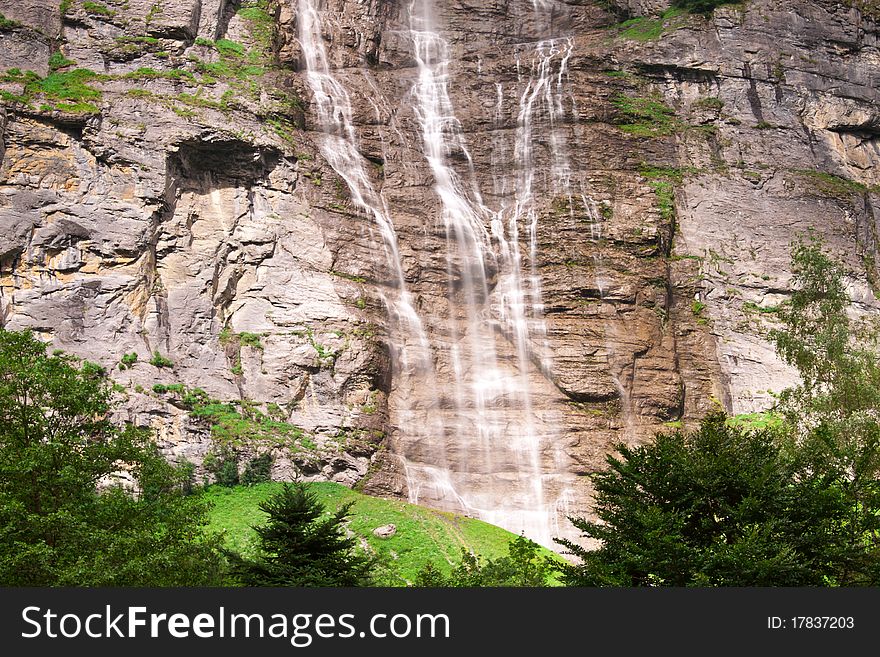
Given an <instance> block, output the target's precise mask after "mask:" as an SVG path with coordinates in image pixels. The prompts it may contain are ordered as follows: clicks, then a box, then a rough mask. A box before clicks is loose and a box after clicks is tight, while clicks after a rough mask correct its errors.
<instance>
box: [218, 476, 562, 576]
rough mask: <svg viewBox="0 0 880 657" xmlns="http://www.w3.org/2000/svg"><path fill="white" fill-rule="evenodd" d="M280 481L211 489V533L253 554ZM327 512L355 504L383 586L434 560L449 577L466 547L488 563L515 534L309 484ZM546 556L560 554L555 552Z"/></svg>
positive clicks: (359, 531)
mask: <svg viewBox="0 0 880 657" xmlns="http://www.w3.org/2000/svg"><path fill="white" fill-rule="evenodd" d="M281 485H282V484H280V483H278V482H271V483H264V484H257V485H255V486H236V487H234V488H223V487H220V486H211V487H209V488H208V489H207V490H206V491H205V493H204V495H205V497H206V498H207V499H208V500H209V501H210V502H212V503H213V505H214V506H213V508H212V509H211V514H210V517H211V528H212V529H214V530H216V531H225V536H226V546H227V547H229V548H230V549H233V550H236V551H238V552H242V553H244V554H250V555H252V554H253V553H254V551H255V546H256V542H255V541H256V533H255V532H254V531H253V529H252V526H253V525H259V524H262V523H263V522H264V520H265V517H266V516H265V514H264V513H263V512H262V511H260V509H259V508H258V505H259V504H260V502H262V501H263V500H265V499H266V498H267V497H269V496H270V495H272V494H273V493H275V492H276V491H278V489H279V488H280V487H281ZM309 488H310V489H311V490H312V491H313V492H314V493H316V494H317V496H318V499H319V500H320V502H321V503H322V504H323V505H324V507H325V508H326V509H327V510H328V511H335V510H336V509H337V508H338V507H339V506H340V505H342V504H344V503H345V502H349V501H353V502H354V506H352V509H351V517H350V518H349V529H350V530H351V531H352V532H353V533H354V534H355V535H356V536H358V537H361V539H363V540H361V541H359V542H360V543H361V545H363V541H364V540H365V541H366V543H367V544H369V546H370V548H371V549H372V551H373V552H374V553H375V554H376V555H378V557H379V558H380V563H381V564H382V567H381V568H380V573H379V582H378V583H379V584H381V585H385V586H405V585H406V584H407V583H409V582H412V581H413V580H414V579H415V577H416V574H417V573H418V572H419V570H421V568H422V566H424V564H426V563H427V562H428V561H432V562H433V563H434V565H435V566H437V567H438V568H439V569H441V570H443V571H444V572H449V570H450V563H451V562H458V561H459V560H460V558H461V548H465V549H466V550H470V551H473V552H475V553H476V554H479V555H481V556H483V557H486V558H491V559H495V558H497V557H501V556H505V555H506V554H507V544H508V542H509V541H510V540H512V539H513V538H516V535H515V534H511V533H510V532H508V531H506V530H504V529H501V528H500V527H496V526H495V525H490V524H488V523H485V522H482V521H480V520H474V519H473V518H466V517H463V516H458V515H455V514H452V513H446V512H443V511H437V510H435V509H429V508H427V507H422V506H418V505H415V504H407V503H406V502H402V501H400V500H389V499H382V498H378V497H370V496H368V495H363V494H361V493H357V492H355V491H353V490H350V489H349V488H346V487H345V486H342V485H340V484H334V483H331V482H318V483H312V484H309ZM387 524H394V525H395V526H396V527H397V532H396V533H395V534H394V536H391V537H390V538H385V539H383V538H378V537H376V536H374V535H373V530H374V529H375V528H376V527H381V526H383V525H387ZM542 551H543V552H544V553H545V554H547V555H553V556H555V554H554V553H553V552H551V551H550V550H545V549H544V548H542Z"/></svg>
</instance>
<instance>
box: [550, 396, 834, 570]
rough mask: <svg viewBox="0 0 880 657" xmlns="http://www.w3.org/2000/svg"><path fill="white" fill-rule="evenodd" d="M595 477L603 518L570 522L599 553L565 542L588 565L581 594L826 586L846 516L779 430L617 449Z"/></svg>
mask: <svg viewBox="0 0 880 657" xmlns="http://www.w3.org/2000/svg"><path fill="white" fill-rule="evenodd" d="M617 449H618V452H619V454H620V458H617V457H614V456H609V457H608V463H609V466H610V467H609V469H608V470H606V471H604V472H600V473H598V474H596V475H594V477H593V482H594V485H595V491H596V505H595V511H596V513H597V514H598V516H599V522H591V521H588V520H586V519H584V518H573V519H572V522H573V523H574V524H575V526H576V527H577V528H578V529H580V530H581V531H582V532H583V534H584V536H586V537H588V538H590V539H594V540H598V541H600V545H599V547H598V548H597V549H595V550H589V549H585V548H584V547H582V546H580V545H578V544H575V543H574V542H572V541H569V540H565V539H558V542H559V543H560V544H562V545H564V546H565V547H567V548H568V551H569V552H570V553H571V554H573V555H575V556H577V557H579V558H580V561H581V563H579V564H577V565H572V566H568V567H566V568H565V569H564V574H563V581H564V583H566V584H568V585H572V586H818V585H822V584H825V583H828V578H829V577H831V576H833V574H834V572H835V570H836V566H835V564H834V563H832V560H833V559H834V558H835V557H836V555H837V553H838V550H837V548H838V547H839V546H840V544H841V539H842V537H841V536H840V523H841V522H843V521H844V520H845V518H846V514H847V512H848V508H847V505H846V502H845V500H844V499H843V497H842V496H841V494H840V491H839V490H838V489H836V488H835V487H834V486H829V485H828V482H827V481H826V480H825V479H824V478H823V477H822V476H821V475H816V474H814V473H811V472H809V470H807V469H804V468H802V467H801V466H800V464H799V463H798V461H797V460H794V459H791V458H789V456H788V455H787V454H786V452H785V451H784V450H783V449H782V447H781V446H779V445H778V444H777V442H776V440H775V436H774V435H773V433H772V432H771V431H768V430H763V431H749V430H744V429H740V428H736V427H732V426H729V425H728V424H727V422H726V417H725V416H724V415H723V414H720V413H719V414H715V415H712V416H710V417H708V418H707V419H706V420H705V421H704V422H703V423H702V425H701V427H700V429H699V431H695V432H691V433H685V432H682V431H677V432H675V433H673V434H658V435H657V436H656V440H655V442H654V443H652V444H650V445H646V446H643V447H637V448H630V447H626V446H625V445H622V444H621V445H618V447H617Z"/></svg>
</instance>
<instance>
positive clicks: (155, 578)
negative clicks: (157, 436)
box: [0, 329, 221, 586]
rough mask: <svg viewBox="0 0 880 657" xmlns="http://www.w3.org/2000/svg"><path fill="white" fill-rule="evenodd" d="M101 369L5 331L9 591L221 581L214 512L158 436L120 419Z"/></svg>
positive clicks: (5, 567) (1, 498) (4, 547)
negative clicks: (114, 416) (210, 523)
mask: <svg viewBox="0 0 880 657" xmlns="http://www.w3.org/2000/svg"><path fill="white" fill-rule="evenodd" d="M112 395H113V392H112V388H111V385H110V382H109V380H108V378H107V376H106V374H105V372H104V371H103V369H102V368H100V367H99V366H97V365H95V364H93V363H89V362H80V361H78V360H77V359H75V358H73V357H72V356H69V355H65V354H63V353H61V352H55V353H54V354H53V355H51V356H48V355H47V354H46V347H45V345H44V344H43V343H42V342H40V341H39V340H37V339H36V338H35V337H34V336H33V335H32V334H31V333H29V332H20V333H19V332H13V331H6V330H2V329H0V583H2V584H3V585H7V586H55V585H86V586H117V585H126V586H168V585H198V584H213V583H219V573H220V565H221V560H220V557H219V554H218V552H217V549H216V548H217V545H218V544H217V539H216V537H213V536H211V535H208V534H207V533H206V531H205V526H206V524H207V515H206V512H207V508H206V507H205V505H204V504H203V503H201V502H200V501H199V500H198V498H196V497H193V496H187V495H186V494H185V491H186V489H187V487H188V486H189V484H190V482H189V474H190V473H189V471H188V470H187V469H186V468H174V467H172V466H170V465H169V464H168V463H166V462H165V460H164V459H163V458H162V457H161V455H160V454H159V453H158V451H157V449H156V447H155V445H154V444H153V442H152V440H151V439H150V436H149V435H148V433H147V432H145V431H142V430H138V429H136V428H134V427H132V426H119V425H117V424H115V423H114V422H112V421H111V419H110V418H111V412H112V409H113V403H112Z"/></svg>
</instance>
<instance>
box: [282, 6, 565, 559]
mask: <svg viewBox="0 0 880 657" xmlns="http://www.w3.org/2000/svg"><path fill="white" fill-rule="evenodd" d="M298 1H299V16H298V22H299V32H300V42H301V45H302V49H303V53H304V59H305V63H306V69H307V79H308V83H309V87H310V89H311V90H312V93H313V94H314V98H315V107H316V110H317V114H318V117H319V119H320V121H321V125H322V128H323V134H322V141H321V151H322V153H323V155H324V157H325V158H326V160H327V162H328V163H329V164H330V165H331V166H332V167H333V169H334V170H335V171H336V172H337V173H338V174H339V175H340V176H341V177H342V178H343V179H344V180H345V182H346V184H347V185H348V187H349V190H350V191H351V196H352V200H353V202H354V203H355V204H356V205H357V206H358V207H359V208H360V209H361V210H362V211H363V212H365V213H366V214H367V215H368V216H371V217H372V218H373V219H374V220H375V224H376V226H377V227H378V229H379V232H380V234H381V237H382V242H383V244H384V251H385V257H386V260H387V262H388V263H389V266H390V268H391V270H392V276H391V278H392V279H393V285H392V288H393V289H394V294H393V295H390V296H391V298H388V297H387V296H386V304H387V306H388V308H389V311H390V312H391V314H392V320H396V321H392V327H393V328H394V330H393V332H392V336H391V337H392V341H393V342H394V345H393V346H394V349H393V352H395V353H398V354H399V356H400V357H399V359H398V360H397V361H396V363H395V370H394V381H393V388H394V390H393V391H392V397H391V399H392V402H391V403H390V404H389V410H390V412H391V414H392V417H391V424H392V425H393V426H394V427H395V429H396V433H395V436H394V439H393V442H392V448H393V450H394V452H395V454H396V455H397V456H398V457H399V459H400V462H401V463H402V464H403V471H404V473H405V476H406V484H407V490H408V494H409V498H410V500H411V501H413V502H419V503H423V504H428V505H433V506H439V507H441V508H446V509H449V510H454V511H459V512H463V513H467V514H469V515H473V516H477V517H480V518H482V519H484V520H486V521H488V522H492V523H494V524H498V525H501V526H503V527H506V528H507V529H510V530H511V531H514V532H524V533H525V534H526V535H528V536H529V537H531V538H533V539H535V540H537V541H539V542H541V543H544V544H545V545H550V546H552V544H553V543H552V538H553V537H554V536H558V535H560V534H561V533H562V532H560V526H559V521H560V520H561V519H563V518H564V516H565V514H566V513H567V511H568V509H567V499H568V495H569V490H568V479H567V475H564V474H562V473H563V472H564V471H565V469H566V468H565V464H564V463H563V462H562V461H563V457H562V453H561V450H559V449H558V447H557V444H558V434H557V427H556V420H557V418H556V417H555V415H554V413H553V412H552V411H550V410H548V408H547V407H548V406H550V404H547V403H544V404H536V403H535V399H536V398H535V394H536V392H535V389H536V385H537V386H538V387H541V386H542V390H543V393H542V394H543V395H544V396H543V398H542V401H544V402H546V401H547V400H548V399H549V398H550V397H551V395H552V394H553V393H554V392H555V391H552V392H550V393H548V392H547V390H548V389H552V384H549V383H548V381H547V375H548V374H549V373H550V370H551V361H550V358H549V349H548V345H547V329H546V325H545V321H544V308H543V304H542V300H541V285H540V279H539V276H538V272H537V264H536V261H537V257H538V218H539V214H540V206H541V203H540V199H539V197H540V196H541V195H542V194H548V193H549V194H554V195H560V194H562V195H565V196H567V198H569V200H570V199H571V191H570V189H569V188H570V171H569V167H568V161H567V156H566V150H565V142H564V139H562V137H561V133H560V131H559V130H558V129H557V124H558V123H559V121H560V119H561V118H562V116H563V114H564V111H563V95H564V94H563V91H564V80H565V76H566V72H567V62H568V58H569V57H570V55H571V52H572V42H571V40H567V39H562V40H545V41H540V42H538V43H537V44H536V45H535V51H534V55H533V57H532V62H531V66H530V70H529V72H528V77H527V79H526V76H525V75H524V76H522V78H521V79H520V81H519V83H518V85H517V88H516V89H514V90H513V92H514V93H515V97H516V98H517V99H518V102H517V103H516V105H517V109H516V112H517V117H516V118H517V129H516V132H515V138H514V143H513V144H512V146H510V145H506V144H502V143H499V144H496V146H497V149H498V153H500V155H498V154H496V155H495V158H496V161H501V160H499V157H500V158H505V157H506V154H510V153H512V155H513V160H514V161H515V164H516V166H515V168H514V170H513V172H512V173H505V174H504V175H502V176H496V184H495V186H494V189H493V197H494V198H498V199H501V200H500V202H498V203H497V206H498V207H496V208H490V207H489V204H487V203H486V202H485V201H484V199H483V196H482V194H481V191H480V187H479V184H478V181H477V177H476V175H475V173H474V166H473V160H472V158H471V155H470V153H469V151H468V147H467V144H466V142H465V139H464V134H463V131H462V128H461V124H460V122H459V120H458V119H457V117H456V115H455V108H454V107H453V103H452V101H451V98H450V94H449V84H450V70H449V69H450V63H451V58H450V52H449V44H448V43H447V42H446V41H445V39H444V38H443V37H442V36H441V35H440V34H439V32H438V31H437V30H436V28H435V26H434V21H433V20H432V17H431V14H430V3H429V2H427V0H415V2H413V4H412V5H410V7H409V13H408V17H409V32H408V36H409V38H410V40H411V43H412V47H413V55H414V60H415V63H416V67H415V74H416V77H415V80H414V81H413V85H412V89H411V97H412V100H413V103H412V105H413V107H414V110H413V111H414V113H415V119H416V126H417V129H418V131H419V133H420V134H419V136H420V141H421V149H422V153H423V155H424V158H425V165H426V166H427V171H428V174H429V175H430V176H431V179H432V180H433V190H434V192H435V194H436V200H437V203H436V207H437V211H436V215H433V216H431V215H430V214H429V215H427V219H426V225H425V233H426V234H428V233H432V232H439V233H440V234H441V235H442V239H443V243H444V245H445V254H444V258H445V267H446V272H447V294H446V297H447V304H446V305H443V306H442V308H438V309H434V308H427V309H425V310H423V311H422V314H421V316H420V315H418V314H417V313H416V312H415V309H414V304H413V302H412V300H411V297H410V294H409V292H408V291H407V288H406V285H405V281H404V276H403V268H402V265H401V261H400V255H399V250H398V246H397V235H396V233H395V230H394V224H393V223H392V221H391V216H393V215H394V212H395V208H394V207H393V205H392V207H391V208H390V209H389V208H388V207H387V206H386V204H385V202H384V199H383V197H382V195H381V194H379V193H378V192H377V191H376V188H375V187H374V185H373V183H372V182H371V181H370V178H369V176H368V175H367V169H366V168H365V164H364V158H363V157H362V156H361V155H360V153H359V152H358V149H357V143H358V141H357V135H356V133H355V130H354V127H353V123H352V119H351V116H352V109H351V103H350V99H349V96H348V93H347V92H346V90H345V88H344V87H343V85H342V84H341V83H340V81H339V80H338V79H337V78H336V77H335V76H334V75H333V74H332V73H331V72H330V69H329V66H328V64H327V56H326V52H325V50H324V46H323V42H322V39H321V23H320V20H321V15H320V13H319V12H318V11H317V9H316V7H315V5H314V4H313V2H314V0H298ZM539 5H540V6H537V5H536V8H535V9H536V12H537V11H541V10H542V9H543V8H544V4H543V3H539ZM371 84H372V82H371ZM374 90H375V91H379V90H378V89H375V88H374ZM373 106H374V108H377V107H378V105H376V104H375V103H374V104H373ZM504 106H505V93H504V89H503V85H500V84H499V85H498V86H497V107H496V114H497V115H499V116H500V114H501V113H502V112H503V111H504ZM539 130H540V131H542V133H541V135H540V138H541V139H542V140H545V143H546V144H549V147H550V149H551V150H550V152H551V154H552V155H551V158H552V159H551V162H552V164H551V166H550V167H545V169H544V173H543V176H540V177H539V176H538V174H537V171H538V163H537V161H536V158H535V156H534V143H535V141H536V139H537V138H538V136H537V134H536V133H537V132H538V131H539ZM536 178H540V180H536ZM428 207H430V204H428ZM524 237H525V239H523V238H524ZM523 244H527V252H526V253H524V252H523ZM411 246H413V248H414V250H417V249H418V245H411ZM526 260H527V264H526V263H525V261H526ZM524 271H527V273H524ZM427 336H430V341H429V340H428V337H427ZM426 393H427V394H426Z"/></svg>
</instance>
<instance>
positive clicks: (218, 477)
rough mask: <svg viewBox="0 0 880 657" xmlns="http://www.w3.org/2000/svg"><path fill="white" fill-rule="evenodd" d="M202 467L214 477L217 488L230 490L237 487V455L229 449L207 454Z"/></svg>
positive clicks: (224, 448)
mask: <svg viewBox="0 0 880 657" xmlns="http://www.w3.org/2000/svg"><path fill="white" fill-rule="evenodd" d="M203 465H204V466H205V470H207V471H208V472H210V473H212V474H213V475H214V483H215V484H216V485H217V486H224V487H227V488H231V487H232V486H237V485H238V482H239V476H238V454H236V453H235V452H234V451H232V450H231V449H227V448H226V447H222V448H220V450H218V451H212V452H209V453H208V454H207V455H206V456H205V460H204V462H203Z"/></svg>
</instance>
